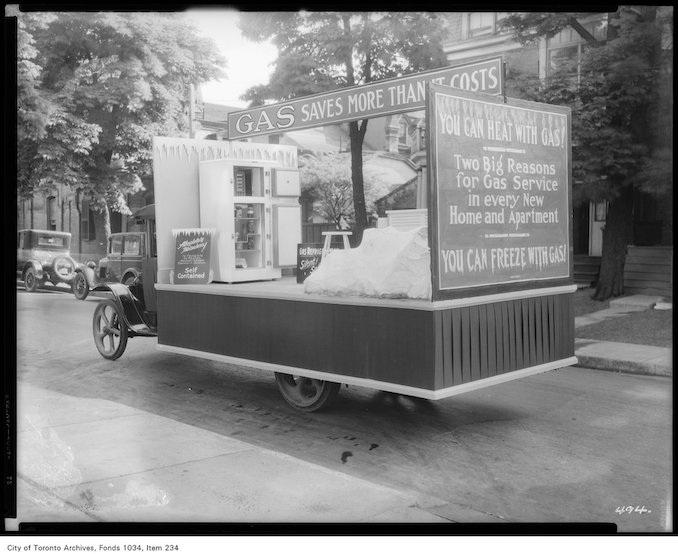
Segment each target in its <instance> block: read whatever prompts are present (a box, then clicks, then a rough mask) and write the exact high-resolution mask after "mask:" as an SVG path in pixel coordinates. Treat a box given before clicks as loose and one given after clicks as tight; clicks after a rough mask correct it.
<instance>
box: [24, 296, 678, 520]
mask: <svg viewBox="0 0 678 554" xmlns="http://www.w3.org/2000/svg"><path fill="white" fill-rule="evenodd" d="M96 303H97V299H93V298H91V299H88V300H86V301H84V302H81V301H77V300H75V298H74V297H73V296H72V294H68V293H65V292H61V291H59V292H55V291H53V290H52V291H41V292H39V293H35V294H28V293H25V292H24V291H23V290H18V291H17V311H18V313H17V325H18V329H17V342H18V351H17V359H18V367H17V375H18V388H19V409H18V412H19V413H18V415H19V425H20V428H19V439H18V441H19V458H20V459H19V475H18V477H19V481H18V482H19V495H20V501H19V516H20V517H19V520H21V521H29V520H33V521H35V520H36V519H43V520H54V519H56V518H60V519H62V520H68V521H120V520H127V521H130V520H132V521H135V520H136V521H149V520H155V521H191V520H194V521H348V520H350V521H365V522H370V521H403V522H407V521H439V522H449V521H457V522H479V521H480V522H486V521H492V522H503V521H509V522H511V521H514V522H539V521H545V522H582V521H584V522H588V521H590V522H593V521H595V522H598V521H605V522H608V521H612V522H615V523H616V524H617V525H618V527H619V530H620V531H657V532H661V531H666V530H669V529H670V528H669V527H667V526H668V525H669V524H670V522H671V521H672V508H671V506H672V498H671V497H670V491H671V489H672V475H671V467H672V446H671V440H672V426H671V418H672V411H671V410H672V398H671V380H670V379H668V378H665V377H652V376H639V375H629V374H618V373H612V372H606V371H597V370H590V369H586V368H565V369H561V370H557V371H551V372H548V373H545V374H541V375H537V376H534V377H529V378H526V379H522V380H519V381H514V382H510V383H506V384H502V385H497V386H494V387H490V388H487V389H484V390H480V391H476V392H472V393H468V394H463V395H460V396H457V397H452V398H449V399H445V400H440V401H435V402H430V401H424V400H418V399H412V398H406V397H402V396H398V395H393V394H387V393H381V392H378V391H374V390H368V389H361V388H357V387H350V388H343V389H342V391H341V394H340V396H339V399H338V401H337V402H336V404H335V405H334V406H333V407H332V408H331V409H329V410H327V411H324V412H320V413H316V414H303V413H300V412H296V411H294V410H293V409H291V408H289V407H288V406H287V405H286V404H285V402H284V401H283V400H282V397H281V396H280V395H279V393H278V391H277V388H276V386H275V381H274V379H273V376H272V374H269V373H266V372H263V371H259V370H249V369H246V368H242V367H236V366H229V365H225V364H221V363H213V362H209V361H205V360H198V359H192V358H187V357H183V356H178V355H168V354H164V353H160V352H157V351H156V350H155V344H156V341H155V339H148V338H135V339H131V340H130V341H129V343H128V346H127V350H126V352H125V354H123V356H122V357H121V358H120V359H119V360H117V361H115V362H109V361H107V360H104V359H103V358H101V357H100V356H99V354H98V352H97V351H96V348H95V346H94V343H93V341H92V334H91V317H92V313H93V311H94V308H95V305H96ZM627 507H632V508H633V510H631V512H632V513H627V512H626V511H625V510H622V508H627ZM636 507H638V508H639V509H638V510H635V508H636ZM643 507H644V510H643V509H642V508H643Z"/></svg>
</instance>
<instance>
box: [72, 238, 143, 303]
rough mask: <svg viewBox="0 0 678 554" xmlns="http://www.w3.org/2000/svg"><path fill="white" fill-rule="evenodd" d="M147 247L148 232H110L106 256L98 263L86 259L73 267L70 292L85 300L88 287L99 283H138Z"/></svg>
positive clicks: (129, 284)
mask: <svg viewBox="0 0 678 554" xmlns="http://www.w3.org/2000/svg"><path fill="white" fill-rule="evenodd" d="M148 248H149V244H148V237H147V233H145V232H143V231H130V232H125V233H113V234H111V236H110V237H109V238H108V245H107V248H106V257H104V258H101V260H99V264H98V265H97V264H95V263H94V262H87V264H84V265H81V266H79V267H78V268H76V270H75V278H74V279H73V294H74V295H75V297H76V298H77V299H78V300H84V299H85V298H87V296H88V295H89V291H90V289H92V288H94V287H96V286H98V285H100V284H102V283H122V284H123V285H127V286H131V285H132V284H134V283H138V282H141V261H142V260H143V259H144V258H145V257H146V250H147V249H148Z"/></svg>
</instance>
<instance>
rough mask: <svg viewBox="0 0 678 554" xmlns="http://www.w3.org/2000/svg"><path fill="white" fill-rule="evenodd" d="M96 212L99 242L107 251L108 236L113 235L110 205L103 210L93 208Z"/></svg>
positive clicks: (96, 233)
mask: <svg viewBox="0 0 678 554" xmlns="http://www.w3.org/2000/svg"><path fill="white" fill-rule="evenodd" d="M92 211H93V212H94V230H95V236H96V241H97V244H98V245H99V246H100V247H103V248H104V251H106V243H107V242H108V237H110V236H111V214H110V212H109V211H108V206H106V208H104V210H103V211H101V212H100V211H99V210H92Z"/></svg>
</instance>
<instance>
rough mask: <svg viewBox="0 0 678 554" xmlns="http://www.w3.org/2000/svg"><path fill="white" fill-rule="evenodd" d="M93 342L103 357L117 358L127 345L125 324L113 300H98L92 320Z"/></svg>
mask: <svg viewBox="0 0 678 554" xmlns="http://www.w3.org/2000/svg"><path fill="white" fill-rule="evenodd" d="M92 331H93V334H94V344H95V345H96V347H97V350H98V351H99V354H101V355H102V356H103V357H104V358H106V359H108V360H117V359H118V358H119V357H120V356H122V353H123V352H124V351H125V347H126V346H127V335H128V332H127V325H126V324H125V321H124V319H123V318H122V314H121V313H120V308H119V306H118V304H117V303H115V302H114V301H113V300H110V299H108V300H104V301H102V302H99V304H98V305H97V307H96V310H94V319H93V321H92Z"/></svg>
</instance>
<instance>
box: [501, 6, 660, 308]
mask: <svg viewBox="0 0 678 554" xmlns="http://www.w3.org/2000/svg"><path fill="white" fill-rule="evenodd" d="M578 16H579V14H566V13H560V14H548V13H541V14H512V15H511V16H510V17H509V18H508V19H507V23H506V25H507V26H508V27H512V28H513V29H514V31H515V35H514V36H515V38H516V39H518V40H520V41H521V42H528V41H530V40H534V39H535V38H537V37H539V36H545V37H551V36H554V35H555V34H556V33H558V32H559V31H560V30H562V29H563V28H564V27H566V26H572V27H573V28H575V30H579V29H583V26H582V25H581V24H579V21H578V19H577V18H578ZM606 22H607V37H606V40H604V41H598V40H596V39H595V38H593V37H592V36H591V34H590V33H589V32H588V31H586V30H585V29H584V31H585V32H582V33H581V36H582V38H583V39H584V40H585V41H586V43H587V46H588V48H585V49H584V53H583V55H582V57H581V59H580V60H569V61H567V62H565V63H562V64H561V66H560V67H558V68H556V70H555V71H554V72H553V73H552V74H551V75H550V76H549V77H548V79H547V81H546V82H541V81H539V80H538V79H535V78H533V79H529V78H526V77H525V76H521V77H520V81H521V84H520V85H519V86H518V88H519V89H520V90H521V91H522V95H523V96H524V97H526V98H528V99H532V100H538V101H541V102H547V103H550V104H561V105H567V106H569V107H570V108H571V109H572V144H573V148H572V152H573V163H572V175H573V181H574V194H573V196H574V201H575V202H582V201H589V200H590V201H595V202H597V201H603V200H606V201H608V202H609V203H610V204H609V213H608V219H607V223H606V227H605V231H604V234H603V256H602V262H601V264H602V265H601V274H600V278H599V280H598V286H597V290H596V293H595V296H596V298H598V299H599V300H605V299H607V298H609V297H610V296H618V295H620V294H622V293H623V270H624V258H625V252H626V245H627V244H630V243H631V242H632V240H633V237H632V229H633V226H632V225H631V221H632V211H631V210H632V204H633V195H634V191H635V190H645V191H652V193H653V194H655V195H657V196H662V195H665V194H667V193H668V192H670V191H671V189H672V179H671V173H672V157H671V156H670V155H669V154H668V153H667V149H666V144H664V142H663V141H664V140H665V139H666V137H662V136H661V133H657V132H656V130H657V122H658V117H657V116H658V110H661V107H660V106H661V102H662V96H661V95H662V94H664V95H665V94H666V90H665V87H664V86H663V84H662V63H663V61H664V60H663V56H662V34H663V32H664V24H665V23H666V21H664V20H662V19H659V20H658V19H657V17H656V8H648V7H640V8H633V7H630V6H626V7H622V8H620V9H619V10H618V12H617V13H615V14H611V15H610V17H608V18H606ZM671 26H672V14H671ZM664 100H665V97H664Z"/></svg>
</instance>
